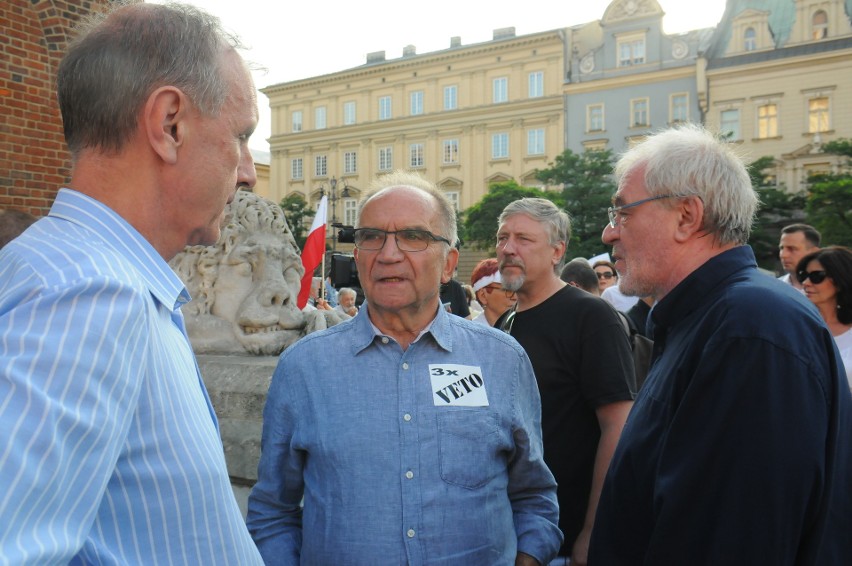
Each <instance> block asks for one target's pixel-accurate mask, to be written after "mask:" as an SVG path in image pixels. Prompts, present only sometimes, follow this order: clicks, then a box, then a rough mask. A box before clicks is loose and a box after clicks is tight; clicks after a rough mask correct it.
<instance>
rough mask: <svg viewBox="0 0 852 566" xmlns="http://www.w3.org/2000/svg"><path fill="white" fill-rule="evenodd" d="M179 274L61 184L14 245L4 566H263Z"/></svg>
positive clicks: (6, 286) (1, 448) (6, 266)
mask: <svg viewBox="0 0 852 566" xmlns="http://www.w3.org/2000/svg"><path fill="white" fill-rule="evenodd" d="M188 300H189V296H188V293H187V291H186V289H185V288H184V286H183V284H182V283H181V281H180V279H179V278H178V277H177V276H176V275H175V274H174V272H173V271H172V270H171V269H170V268H169V266H168V264H167V263H166V262H165V261H164V260H163V258H162V257H160V256H159V254H157V252H156V251H155V250H154V248H153V247H151V245H150V244H149V243H148V242H147V241H146V240H145V239H144V238H143V237H142V236H141V235H140V234H139V233H138V232H137V231H136V230H135V229H133V227H131V226H130V225H129V224H128V223H127V222H126V221H124V220H123V219H122V218H121V217H120V216H118V215H117V214H116V213H115V212H113V211H112V210H110V209H109V208H107V207H106V206H104V205H103V204H101V203H99V202H98V201H96V200H93V199H91V198H89V197H87V196H85V195H82V194H80V193H77V192H75V191H72V190H69V189H62V190H61V191H60V192H59V194H58V195H57V198H56V201H55V203H54V205H53V207H52V208H51V211H50V214H49V216H48V217H46V218H43V219H42V220H40V221H38V222H37V223H35V224H34V225H33V226H31V227H30V228H29V229H28V230H27V231H26V232H25V233H24V234H23V235H22V236H21V237H19V238H18V239H17V240H15V241H13V242H12V243H10V244H8V245H7V246H6V247H5V248H3V250H2V251H0V437H2V442H0V486H2V489H0V564H53V563H56V564H59V563H69V562H71V563H85V564H146V565H147V564H260V563H261V559H260V555H259V554H258V553H257V549H256V548H255V546H254V544H253V543H252V541H251V538H250V537H249V535H248V531H247V530H246V527H245V523H244V521H243V519H242V517H241V515H240V511H239V509H238V507H237V504H236V502H235V500H234V496H233V492H232V490H231V486H230V482H229V480H228V473H227V470H226V467H225V459H224V454H223V451H222V444H221V441H220V439H219V435H218V425H217V422H216V416H215V414H214V413H213V408H212V406H211V404H210V400H209V398H208V397H207V392H206V390H205V388H204V385H203V383H202V382H201V379H200V374H199V373H198V368H197V365H196V363H195V358H194V356H193V353H192V349H191V347H190V345H189V342H188V341H187V339H186V335H185V331H184V327H183V318H182V316H181V313H180V310H179V308H180V306H181V305H182V304H183V303H185V302H186V301H188Z"/></svg>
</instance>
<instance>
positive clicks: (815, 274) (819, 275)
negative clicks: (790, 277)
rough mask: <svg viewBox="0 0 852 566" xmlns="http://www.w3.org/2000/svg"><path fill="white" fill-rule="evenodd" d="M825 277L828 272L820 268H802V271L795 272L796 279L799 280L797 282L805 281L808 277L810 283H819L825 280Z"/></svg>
mask: <svg viewBox="0 0 852 566" xmlns="http://www.w3.org/2000/svg"><path fill="white" fill-rule="evenodd" d="M826 277H828V274H827V273H826V272H825V271H822V270H820V271H805V270H804V269H803V270H802V271H799V272H798V273H796V279H798V280H799V283H804V282H805V281H807V280H808V279H810V280H811V283H813V284H814V285H819V284H820V283H822V282H823V281H825V278H826Z"/></svg>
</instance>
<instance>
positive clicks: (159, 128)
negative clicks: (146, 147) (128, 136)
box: [142, 86, 189, 164]
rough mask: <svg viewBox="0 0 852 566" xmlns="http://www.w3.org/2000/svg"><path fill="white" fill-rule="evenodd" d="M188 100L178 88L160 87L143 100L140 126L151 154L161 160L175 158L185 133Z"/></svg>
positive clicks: (171, 161)
mask: <svg viewBox="0 0 852 566" xmlns="http://www.w3.org/2000/svg"><path fill="white" fill-rule="evenodd" d="M188 111H189V99H188V98H187V97H186V95H185V94H184V93H183V92H182V91H181V90H180V89H178V88H175V87H173V86H163V87H160V88H158V89H157V90H155V91H154V92H152V93H151V95H150V96H149V97H148V100H147V101H146V102H145V110H144V114H143V116H142V120H143V124H142V126H143V128H144V130H145V134H146V136H147V139H148V143H149V144H150V145H151V149H153V150H154V153H156V154H157V155H159V156H160V159H162V160H163V161H164V162H166V163H169V164H174V163H175V162H176V161H177V153H178V148H179V147H180V146H181V145H183V143H184V137H185V135H186V126H187V122H186V118H187V115H188Z"/></svg>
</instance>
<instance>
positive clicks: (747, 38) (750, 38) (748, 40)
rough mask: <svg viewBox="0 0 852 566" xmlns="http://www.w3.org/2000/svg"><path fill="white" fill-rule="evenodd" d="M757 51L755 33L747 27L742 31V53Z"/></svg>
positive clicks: (751, 28)
mask: <svg viewBox="0 0 852 566" xmlns="http://www.w3.org/2000/svg"><path fill="white" fill-rule="evenodd" d="M755 49H757V31H756V30H755V29H754V28H753V27H751V26H749V27H747V28H746V29H745V31H743V51H754V50H755Z"/></svg>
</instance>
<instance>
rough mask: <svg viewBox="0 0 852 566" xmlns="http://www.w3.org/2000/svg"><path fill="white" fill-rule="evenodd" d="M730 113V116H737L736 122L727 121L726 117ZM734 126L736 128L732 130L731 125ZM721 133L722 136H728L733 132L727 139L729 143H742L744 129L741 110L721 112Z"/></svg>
mask: <svg viewBox="0 0 852 566" xmlns="http://www.w3.org/2000/svg"><path fill="white" fill-rule="evenodd" d="M726 113H728V115H729V116H732V115H736V122H735V121H734V120H726V119H725V115H726ZM731 124H733V125H734V126H735V127H733V128H731V127H729V125H731ZM719 131H720V132H721V133H722V134H727V133H728V132H731V135H730V136H729V137H728V138H727V139H728V141H732V142H733V141H740V140H742V139H743V129H742V111H741V110H740V109H739V108H723V109H721V110H720V111H719Z"/></svg>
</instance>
